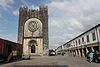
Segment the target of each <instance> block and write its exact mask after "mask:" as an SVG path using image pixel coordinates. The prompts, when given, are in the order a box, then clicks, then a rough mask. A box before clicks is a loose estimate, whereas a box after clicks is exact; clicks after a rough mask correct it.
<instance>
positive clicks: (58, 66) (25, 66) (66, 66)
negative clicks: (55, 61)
mask: <svg viewBox="0 0 100 67" xmlns="http://www.w3.org/2000/svg"><path fill="white" fill-rule="evenodd" d="M13 67H69V66H68V65H15V66H13Z"/></svg>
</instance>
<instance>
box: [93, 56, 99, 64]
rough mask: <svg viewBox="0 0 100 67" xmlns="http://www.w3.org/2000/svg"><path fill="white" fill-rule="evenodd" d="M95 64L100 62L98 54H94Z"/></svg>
mask: <svg viewBox="0 0 100 67" xmlns="http://www.w3.org/2000/svg"><path fill="white" fill-rule="evenodd" d="M93 60H94V61H95V62H100V54H95V56H94V59H93Z"/></svg>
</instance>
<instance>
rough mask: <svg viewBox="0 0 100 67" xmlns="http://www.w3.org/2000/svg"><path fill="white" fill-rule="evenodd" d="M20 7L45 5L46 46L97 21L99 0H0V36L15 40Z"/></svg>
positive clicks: (32, 7)
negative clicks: (46, 13)
mask: <svg viewBox="0 0 100 67" xmlns="http://www.w3.org/2000/svg"><path fill="white" fill-rule="evenodd" d="M20 6H28V7H29V8H30V9H38V6H48V10H49V22H48V23H49V46H50V49H51V48H57V46H60V45H62V44H64V43H65V42H67V41H69V40H71V39H72V38H74V37H76V36H78V35H79V34H81V33H82V32H85V31H86V30H88V29H90V28H91V27H93V26H95V25H97V24H99V23H100V0H0V38H3V39H7V40H11V41H14V42H17V33H18V9H19V7H20Z"/></svg>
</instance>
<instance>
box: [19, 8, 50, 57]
mask: <svg viewBox="0 0 100 67" xmlns="http://www.w3.org/2000/svg"><path fill="white" fill-rule="evenodd" d="M18 25H19V26H18V43H20V44H22V45H23V57H25V58H27V57H29V56H33V55H41V56H43V55H48V50H49V48H48V7H47V6H45V7H44V6H43V7H41V6H40V7H39V9H37V10H36V9H34V10H33V9H28V7H20V9H19V24H18Z"/></svg>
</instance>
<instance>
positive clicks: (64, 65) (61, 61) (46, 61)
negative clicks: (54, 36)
mask: <svg viewBox="0 0 100 67" xmlns="http://www.w3.org/2000/svg"><path fill="white" fill-rule="evenodd" d="M0 67H100V63H94V62H93V63H89V62H87V61H86V59H85V58H79V57H72V56H45V57H33V58H31V59H30V60H21V61H16V62H10V63H6V64H1V65H0Z"/></svg>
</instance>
